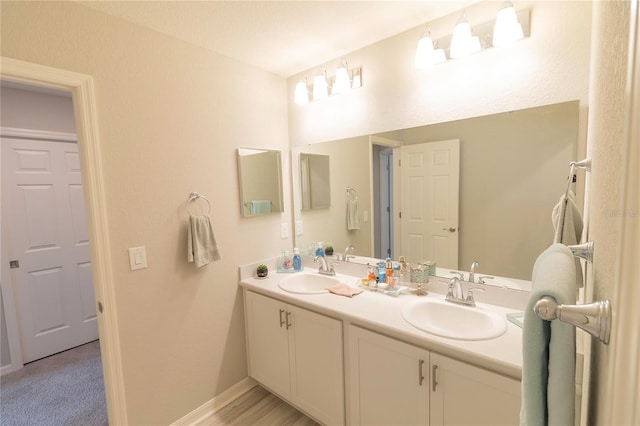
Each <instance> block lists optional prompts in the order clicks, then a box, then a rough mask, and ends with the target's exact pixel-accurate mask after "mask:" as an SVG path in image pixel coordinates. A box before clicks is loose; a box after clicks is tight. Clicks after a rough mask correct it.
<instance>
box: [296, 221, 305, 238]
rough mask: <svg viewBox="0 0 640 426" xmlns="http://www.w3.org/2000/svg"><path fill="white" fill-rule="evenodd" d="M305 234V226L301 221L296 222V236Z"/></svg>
mask: <svg viewBox="0 0 640 426" xmlns="http://www.w3.org/2000/svg"><path fill="white" fill-rule="evenodd" d="M302 234H304V229H303V224H302V221H301V220H296V235H302Z"/></svg>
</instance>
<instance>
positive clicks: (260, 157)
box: [238, 148, 284, 217]
mask: <svg viewBox="0 0 640 426" xmlns="http://www.w3.org/2000/svg"><path fill="white" fill-rule="evenodd" d="M238 175H239V179H240V212H241V214H242V216H243V217H253V216H261V215H266V214H270V213H274V212H275V213H280V212H283V211H284V205H283V201H282V159H281V156H280V151H275V150H267V149H254V148H239V149H238Z"/></svg>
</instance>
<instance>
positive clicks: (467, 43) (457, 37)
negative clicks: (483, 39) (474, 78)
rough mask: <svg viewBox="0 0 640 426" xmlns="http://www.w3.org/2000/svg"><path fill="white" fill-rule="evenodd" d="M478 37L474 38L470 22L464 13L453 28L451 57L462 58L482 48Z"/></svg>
mask: <svg viewBox="0 0 640 426" xmlns="http://www.w3.org/2000/svg"><path fill="white" fill-rule="evenodd" d="M476 39H477V41H475V40H474V39H473V36H472V35H471V26H470V25H469V22H467V18H466V17H465V16H464V15H463V16H462V18H461V19H460V20H459V21H458V23H457V24H456V26H455V28H454V29H453V36H451V47H450V50H449V56H450V57H451V59H456V58H462V57H464V56H467V55H470V54H472V53H474V52H477V51H478V50H480V49H479V46H480V40H479V39H478V38H477V37H476Z"/></svg>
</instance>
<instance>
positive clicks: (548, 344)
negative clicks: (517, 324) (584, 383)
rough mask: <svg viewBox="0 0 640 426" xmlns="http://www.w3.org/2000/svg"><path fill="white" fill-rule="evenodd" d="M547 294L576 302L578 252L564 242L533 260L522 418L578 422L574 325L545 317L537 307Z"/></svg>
mask: <svg viewBox="0 0 640 426" xmlns="http://www.w3.org/2000/svg"><path fill="white" fill-rule="evenodd" d="M543 297H552V298H554V299H555V301H556V303H558V304H574V303H575V300H576V299H575V268H574V262H573V254H571V250H570V249H569V248H568V247H567V246H565V245H564V244H560V243H556V244H553V245H552V246H551V247H549V248H548V249H546V250H545V251H544V252H543V253H542V254H541V255H540V256H538V259H537V260H536V263H535V265H534V266H533V276H532V290H531V296H530V298H529V302H528V303H527V308H526V310H525V314H524V315H525V316H524V326H523V330H522V354H523V359H522V407H521V411H520V424H521V425H526V426H537V425H573V424H574V415H575V412H574V405H575V356H576V330H575V327H574V326H572V325H570V324H567V323H564V322H561V321H560V320H554V321H545V320H543V319H542V318H540V317H538V316H537V315H536V314H535V312H534V311H533V307H534V305H535V304H536V302H537V301H538V300H540V299H541V298H543Z"/></svg>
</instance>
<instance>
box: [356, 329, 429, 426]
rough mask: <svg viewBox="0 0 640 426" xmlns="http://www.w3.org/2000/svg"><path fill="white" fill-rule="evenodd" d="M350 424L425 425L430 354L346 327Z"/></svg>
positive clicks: (392, 340) (427, 416)
mask: <svg viewBox="0 0 640 426" xmlns="http://www.w3.org/2000/svg"><path fill="white" fill-rule="evenodd" d="M348 358H349V364H348V365H349V369H348V374H349V403H350V404H349V421H348V423H349V424H353V425H419V424H422V425H426V424H428V423H429V352H428V351H426V350H424V349H421V348H418V347H415V346H412V345H409V344H406V343H403V342H400V341H398V340H395V339H391V338H388V337H385V336H381V335H379V334H377V333H372V332H370V331H367V330H364V329H362V328H359V327H356V326H350V327H349V355H348Z"/></svg>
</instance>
